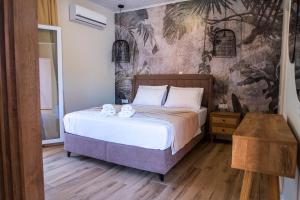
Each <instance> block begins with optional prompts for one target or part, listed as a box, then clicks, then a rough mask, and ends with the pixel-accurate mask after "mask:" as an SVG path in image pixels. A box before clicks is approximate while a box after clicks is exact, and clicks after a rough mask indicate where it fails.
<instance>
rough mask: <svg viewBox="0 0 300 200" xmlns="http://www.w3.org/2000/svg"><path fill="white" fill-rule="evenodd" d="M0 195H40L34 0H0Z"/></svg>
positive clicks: (27, 199) (26, 198)
mask: <svg viewBox="0 0 300 200" xmlns="http://www.w3.org/2000/svg"><path fill="white" fill-rule="evenodd" d="M0 199H11V200H16V199H21V200H33V199H34V200H43V199H44V180H43V160H42V143H41V134H40V95H39V68H38V32H37V1H36V0H26V1H24V0H0Z"/></svg>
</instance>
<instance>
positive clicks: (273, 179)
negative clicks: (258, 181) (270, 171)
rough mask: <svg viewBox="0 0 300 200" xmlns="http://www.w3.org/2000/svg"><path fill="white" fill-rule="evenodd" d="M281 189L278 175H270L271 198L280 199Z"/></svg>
mask: <svg viewBox="0 0 300 200" xmlns="http://www.w3.org/2000/svg"><path fill="white" fill-rule="evenodd" d="M279 193H280V191H279V178H278V176H272V175H269V194H268V196H269V199H270V200H271V199H272V200H279V199H280V194H279Z"/></svg>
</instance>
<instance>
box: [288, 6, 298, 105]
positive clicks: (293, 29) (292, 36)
mask: <svg viewBox="0 0 300 200" xmlns="http://www.w3.org/2000/svg"><path fill="white" fill-rule="evenodd" d="M289 26H290V28H289V30H290V31H289V55H290V61H291V62H292V63H295V79H296V92H297V95H298V99H299V101H300V0H292V4H291V13H290V25H289Z"/></svg>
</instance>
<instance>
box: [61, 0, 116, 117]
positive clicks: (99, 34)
mask: <svg viewBox="0 0 300 200" xmlns="http://www.w3.org/2000/svg"><path fill="white" fill-rule="evenodd" d="M70 3H77V4H79V5H81V6H83V7H86V8H89V9H91V10H94V11H97V12H99V13H101V14H103V15H105V16H106V17H107V19H108V25H107V27H106V28H105V29H104V30H98V29H95V28H91V27H89V26H85V25H81V24H78V23H74V22H71V21H69V5H70ZM57 4H58V5H57V7H58V19H59V26H61V27H62V46H63V72H64V76H63V77H64V98H65V111H66V113H68V112H72V111H75V110H80V109H85V108H89V107H92V106H99V105H100V104H103V103H114V101H115V100H114V99H115V67H114V64H113V63H112V62H111V51H112V45H113V41H114V39H115V26H114V14H113V13H112V12H111V11H110V10H108V9H106V8H103V7H101V6H99V5H97V4H95V3H93V2H90V1H87V0H58V1H57Z"/></svg>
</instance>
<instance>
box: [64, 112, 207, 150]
mask: <svg viewBox="0 0 300 200" xmlns="http://www.w3.org/2000/svg"><path fill="white" fill-rule="evenodd" d="M156 108H157V107H156ZM164 109H166V108H164ZM167 109H170V110H183V108H167ZM100 110H101V109H100V108H93V109H89V110H83V111H77V112H73V113H69V114H67V115H66V116H65V117H64V126H65V131H66V132H67V133H71V134H75V135H79V136H84V137H88V138H93V139H98V140H103V141H107V142H114V143H119V144H124V145H132V146H137V147H142V148H147V149H159V150H165V149H167V148H169V147H170V146H171V144H172V142H173V141H172V138H173V137H172V136H173V133H172V124H170V123H169V122H167V121H164V120H161V119H156V118H150V117H142V116H140V117H137V116H133V117H132V118H120V117H118V116H113V117H104V116H103V115H101V114H100ZM184 110H186V109H184ZM193 111H194V112H197V113H199V115H198V116H199V124H200V125H201V126H203V125H204V124H205V121H206V115H207V109H206V108H204V107H202V108H201V109H199V110H193ZM201 126H200V127H201ZM200 127H199V131H198V132H197V133H195V136H196V135H198V134H199V133H201V128H200Z"/></svg>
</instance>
